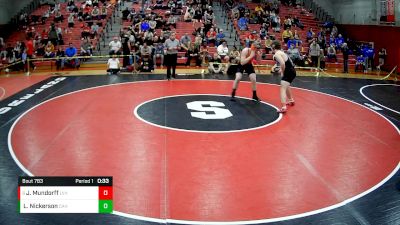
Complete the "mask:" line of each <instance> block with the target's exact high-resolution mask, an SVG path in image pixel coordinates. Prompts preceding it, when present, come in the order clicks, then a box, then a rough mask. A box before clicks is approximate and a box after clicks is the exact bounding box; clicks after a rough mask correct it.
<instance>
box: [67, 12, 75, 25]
mask: <svg viewBox="0 0 400 225" xmlns="http://www.w3.org/2000/svg"><path fill="white" fill-rule="evenodd" d="M74 20H75V16H74V14H73V13H71V14H69V16H68V27H69V28H71V27H74V25H75V21H74Z"/></svg>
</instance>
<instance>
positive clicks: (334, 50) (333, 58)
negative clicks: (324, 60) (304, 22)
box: [328, 44, 337, 62]
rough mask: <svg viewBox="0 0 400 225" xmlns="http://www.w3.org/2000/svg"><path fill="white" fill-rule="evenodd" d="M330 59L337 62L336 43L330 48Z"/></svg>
mask: <svg viewBox="0 0 400 225" xmlns="http://www.w3.org/2000/svg"><path fill="white" fill-rule="evenodd" d="M328 60H329V61H332V60H334V62H337V57H336V49H335V45H334V44H331V45H330V46H329V48H328Z"/></svg>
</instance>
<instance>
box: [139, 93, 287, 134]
mask: <svg viewBox="0 0 400 225" xmlns="http://www.w3.org/2000/svg"><path fill="white" fill-rule="evenodd" d="M196 95H200V96H219V97H230V96H229V95H220V94H187V95H170V96H164V97H159V98H155V99H151V100H148V101H146V102H143V103H141V104H139V105H138V106H136V107H135V109H134V111H133V114H134V115H135V117H137V118H138V119H139V120H141V121H142V122H144V123H147V124H150V125H153V126H156V127H159V128H164V129H168V130H174V131H183V132H194V133H212V134H219V133H236V132H245V131H252V130H258V129H262V128H265V127H268V126H272V125H274V124H275V123H278V122H279V121H280V120H281V119H282V113H279V116H278V118H277V119H276V120H274V121H272V122H270V123H267V124H264V125H262V126H258V127H253V128H248V129H242V130H229V131H203V130H186V129H180V128H173V127H167V126H162V125H159V124H155V123H152V122H149V121H147V120H145V119H143V118H142V117H141V116H139V114H138V112H137V110H138V109H139V108H140V107H141V106H143V105H145V104H147V103H149V102H153V101H157V100H160V99H166V98H175V97H184V96H196ZM237 98H241V99H246V100H250V101H252V99H251V98H246V97H237ZM260 103H262V104H264V105H269V106H271V107H272V108H274V109H276V110H278V108H277V107H276V106H274V105H271V104H269V103H267V102H263V101H260ZM277 114H278V113H277Z"/></svg>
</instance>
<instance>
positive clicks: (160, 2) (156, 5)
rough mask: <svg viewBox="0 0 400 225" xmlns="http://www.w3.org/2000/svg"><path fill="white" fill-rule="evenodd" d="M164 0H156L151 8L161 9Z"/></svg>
mask: <svg viewBox="0 0 400 225" xmlns="http://www.w3.org/2000/svg"><path fill="white" fill-rule="evenodd" d="M163 3H164V1H163V0H156V4H154V6H153V9H162V8H163V7H164V6H163Z"/></svg>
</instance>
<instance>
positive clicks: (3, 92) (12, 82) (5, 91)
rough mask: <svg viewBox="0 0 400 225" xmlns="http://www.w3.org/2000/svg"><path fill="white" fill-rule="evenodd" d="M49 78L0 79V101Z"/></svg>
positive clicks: (21, 77) (13, 77) (18, 77)
mask: <svg viewBox="0 0 400 225" xmlns="http://www.w3.org/2000/svg"><path fill="white" fill-rule="evenodd" d="M49 77H50V76H12V77H4V76H3V77H0V101H1V100H3V99H5V98H8V97H9V96H11V95H13V94H15V93H17V92H19V91H21V90H23V89H25V88H27V87H29V86H32V85H34V84H36V83H38V82H40V81H42V80H45V79H47V78H49Z"/></svg>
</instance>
